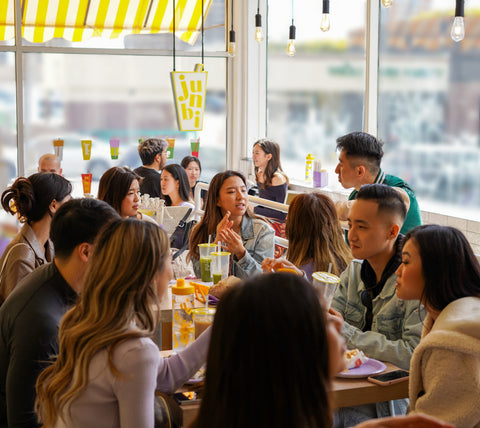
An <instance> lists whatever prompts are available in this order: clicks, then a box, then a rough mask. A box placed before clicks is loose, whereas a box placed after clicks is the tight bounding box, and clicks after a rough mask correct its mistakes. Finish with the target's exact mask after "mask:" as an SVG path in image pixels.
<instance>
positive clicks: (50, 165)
mask: <svg viewBox="0 0 480 428" xmlns="http://www.w3.org/2000/svg"><path fill="white" fill-rule="evenodd" d="M38 172H53V173H55V174H58V175H62V168H61V166H60V159H59V158H58V156H56V155H54V154H51V153H47V154H46V155H43V156H41V157H40V159H39V160H38Z"/></svg>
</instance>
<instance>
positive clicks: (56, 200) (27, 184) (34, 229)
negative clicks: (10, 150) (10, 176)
mask: <svg viewBox="0 0 480 428" xmlns="http://www.w3.org/2000/svg"><path fill="white" fill-rule="evenodd" d="M70 193H72V185H71V184H70V182H69V181H68V180H66V179H65V178H63V177H62V176H60V175H57V174H54V173H38V174H33V175H31V176H30V177H28V178H25V177H20V178H18V179H17V180H16V181H15V182H14V183H13V184H12V186H11V187H9V188H8V189H7V190H5V191H4V192H3V193H2V207H3V209H4V210H5V211H7V212H8V213H10V214H12V215H13V214H15V215H16V216H17V217H18V219H19V220H20V222H21V223H24V225H23V227H22V229H21V230H20V232H19V233H18V234H17V236H16V237H15V238H13V240H12V242H11V243H10V244H9V245H8V246H7V248H6V249H5V251H4V253H3V256H2V258H1V259H0V266H1V273H0V275H1V279H0V304H1V303H3V301H4V300H5V299H6V298H7V296H8V295H9V294H10V293H11V292H12V291H13V289H14V288H15V287H16V285H17V284H18V282H20V280H21V279H22V278H24V277H25V276H26V275H27V274H29V273H30V272H32V271H33V270H34V269H35V268H37V267H39V266H41V265H43V264H44V263H48V262H51V261H52V260H53V256H54V250H53V244H52V241H50V238H49V236H50V224H51V222H52V217H53V214H55V212H56V211H57V209H58V208H59V207H60V205H62V204H63V203H64V202H66V201H67V200H68V199H70Z"/></svg>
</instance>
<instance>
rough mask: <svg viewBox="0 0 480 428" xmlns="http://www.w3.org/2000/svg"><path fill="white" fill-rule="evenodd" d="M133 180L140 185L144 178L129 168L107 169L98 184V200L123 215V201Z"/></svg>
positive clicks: (115, 167) (116, 167)
mask: <svg viewBox="0 0 480 428" xmlns="http://www.w3.org/2000/svg"><path fill="white" fill-rule="evenodd" d="M133 180H137V181H138V183H139V184H140V183H141V182H142V177H140V176H139V175H138V174H137V173H136V172H135V171H133V170H131V169H130V168H128V167H120V166H114V167H112V168H110V169H107V170H106V171H105V172H104V173H103V175H102V177H101V178H100V182H99V183H98V199H100V200H101V201H105V202H106V203H108V204H109V205H110V206H111V207H113V209H114V210H115V211H116V212H117V213H119V214H120V215H122V213H121V210H122V201H123V200H124V199H125V196H127V193H128V191H129V189H130V186H131V184H132V182H133Z"/></svg>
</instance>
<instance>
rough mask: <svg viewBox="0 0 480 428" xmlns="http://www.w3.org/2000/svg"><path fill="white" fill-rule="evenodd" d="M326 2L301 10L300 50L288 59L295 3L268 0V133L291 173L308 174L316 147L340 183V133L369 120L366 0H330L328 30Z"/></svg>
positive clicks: (308, 3)
mask: <svg viewBox="0 0 480 428" xmlns="http://www.w3.org/2000/svg"><path fill="white" fill-rule="evenodd" d="M296 3H298V2H296ZM321 8H322V2H321V1H317V0H306V1H303V2H301V5H300V4H299V5H298V7H296V8H295V10H294V18H295V25H296V28H297V54H296V55H295V56H294V57H289V56H287V55H286V46H287V42H288V30H289V26H290V24H291V16H290V13H285V11H290V10H291V2H290V1H289V0H288V1H287V0H278V1H277V0H276V1H274V2H273V1H271V2H270V3H269V12H268V13H269V16H268V25H269V26H268V58H267V60H268V77H267V87H268V100H267V107H268V113H267V114H268V120H267V124H268V125H267V126H268V130H267V133H268V136H269V137H270V138H274V139H275V140H276V141H277V142H278V143H279V144H280V147H281V149H282V164H283V166H284V169H285V170H286V172H287V174H288V175H289V177H290V178H294V179H297V180H304V170H305V157H306V155H307V154H308V153H312V154H313V155H314V156H315V157H316V158H319V159H321V160H322V164H323V167H325V168H328V169H329V171H330V173H331V177H330V182H332V184H335V183H336V180H335V179H334V177H333V175H332V174H333V169H334V168H335V164H336V160H337V158H336V153H335V139H336V138H337V137H338V136H340V135H342V134H345V133H347V132H350V131H354V130H359V129H362V124H363V106H364V99H365V96H364V91H365V43H364V34H365V13H366V0H355V1H351V0H337V1H335V2H331V5H330V13H331V28H330V31H328V32H326V33H323V32H322V31H321V30H320V17H321V15H322V9H321ZM250 143H251V144H253V142H250Z"/></svg>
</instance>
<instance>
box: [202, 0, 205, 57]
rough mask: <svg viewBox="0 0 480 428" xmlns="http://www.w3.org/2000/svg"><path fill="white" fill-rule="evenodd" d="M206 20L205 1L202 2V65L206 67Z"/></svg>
mask: <svg viewBox="0 0 480 428" xmlns="http://www.w3.org/2000/svg"><path fill="white" fill-rule="evenodd" d="M204 20H205V16H204V12H203V0H202V64H204V65H205V61H204V56H205V28H204V26H203V21H204Z"/></svg>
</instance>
